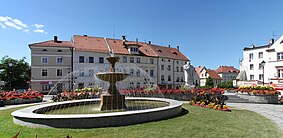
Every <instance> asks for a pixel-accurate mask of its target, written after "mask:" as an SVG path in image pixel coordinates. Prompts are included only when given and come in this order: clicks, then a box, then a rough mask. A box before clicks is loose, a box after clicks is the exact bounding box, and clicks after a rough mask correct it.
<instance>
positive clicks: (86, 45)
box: [73, 35, 109, 53]
mask: <svg viewBox="0 0 283 138" xmlns="http://www.w3.org/2000/svg"><path fill="white" fill-rule="evenodd" d="M73 42H74V48H75V50H81V51H96V52H102V53H108V52H109V50H108V47H107V45H106V43H105V40H104V38H102V37H90V36H80V35H74V37H73Z"/></svg>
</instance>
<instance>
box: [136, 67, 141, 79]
mask: <svg viewBox="0 0 283 138" xmlns="http://www.w3.org/2000/svg"><path fill="white" fill-rule="evenodd" d="M140 75H141V70H140V69H137V77H140Z"/></svg>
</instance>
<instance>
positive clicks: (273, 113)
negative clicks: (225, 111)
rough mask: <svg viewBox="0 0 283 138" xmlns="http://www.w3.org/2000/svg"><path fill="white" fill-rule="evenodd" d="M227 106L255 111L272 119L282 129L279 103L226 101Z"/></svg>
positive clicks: (282, 122)
mask: <svg viewBox="0 0 283 138" xmlns="http://www.w3.org/2000/svg"><path fill="white" fill-rule="evenodd" d="M227 105H228V106H232V107H236V108H238V109H246V110H250V111H254V112H257V113H259V114H261V115H263V116H264V117H266V118H268V119H270V120H272V121H274V122H275V123H276V124H277V125H278V126H279V127H280V129H281V130H283V105H282V104H281V105H280V104H252V103H227Z"/></svg>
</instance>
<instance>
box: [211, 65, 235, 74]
mask: <svg viewBox="0 0 283 138" xmlns="http://www.w3.org/2000/svg"><path fill="white" fill-rule="evenodd" d="M215 71H216V72H217V73H218V74H219V73H230V72H235V73H239V72H240V71H239V70H238V69H236V68H234V67H233V66H219V67H218V68H217V69H216V70H215Z"/></svg>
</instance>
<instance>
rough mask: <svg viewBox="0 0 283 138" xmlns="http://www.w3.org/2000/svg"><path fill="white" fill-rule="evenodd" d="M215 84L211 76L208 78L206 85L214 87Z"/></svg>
mask: <svg viewBox="0 0 283 138" xmlns="http://www.w3.org/2000/svg"><path fill="white" fill-rule="evenodd" d="M213 86H214V84H213V79H212V78H211V77H210V76H209V77H208V78H206V82H205V87H207V88H212V87H213Z"/></svg>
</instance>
